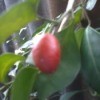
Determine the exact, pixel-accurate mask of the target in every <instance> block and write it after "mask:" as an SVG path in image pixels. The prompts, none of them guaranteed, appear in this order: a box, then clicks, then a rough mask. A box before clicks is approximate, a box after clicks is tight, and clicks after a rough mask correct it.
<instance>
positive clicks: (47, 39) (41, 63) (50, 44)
mask: <svg viewBox="0 0 100 100" xmlns="http://www.w3.org/2000/svg"><path fill="white" fill-rule="evenodd" d="M60 51H61V50H60V44H59V42H58V40H57V38H56V37H55V36H54V35H52V34H45V35H44V36H43V38H42V39H41V40H40V41H39V43H38V44H37V46H36V47H35V48H33V49H32V57H33V60H34V62H35V65H36V66H37V67H38V68H39V69H40V71H41V72H43V73H46V74H49V73H53V72H55V71H56V69H57V67H58V64H59V62H60Z"/></svg>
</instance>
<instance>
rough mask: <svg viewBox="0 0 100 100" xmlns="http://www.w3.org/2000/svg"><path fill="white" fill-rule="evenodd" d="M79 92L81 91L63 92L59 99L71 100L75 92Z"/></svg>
mask: <svg viewBox="0 0 100 100" xmlns="http://www.w3.org/2000/svg"><path fill="white" fill-rule="evenodd" d="M77 93H79V91H73V92H66V93H65V94H63V95H62V96H61V97H60V99H59V100H70V98H71V97H72V96H74V95H75V94H77Z"/></svg>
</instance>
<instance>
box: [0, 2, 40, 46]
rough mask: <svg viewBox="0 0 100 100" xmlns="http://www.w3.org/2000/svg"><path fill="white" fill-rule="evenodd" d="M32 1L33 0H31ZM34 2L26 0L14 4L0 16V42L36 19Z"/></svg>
mask: <svg viewBox="0 0 100 100" xmlns="http://www.w3.org/2000/svg"><path fill="white" fill-rule="evenodd" d="M33 1H34V0H33ZM37 1H38V0H37ZM35 7H36V2H35V3H34V4H33V3H30V2H28V1H25V2H21V3H19V4H16V5H14V6H13V7H12V8H10V9H9V10H8V11H5V12H4V13H3V14H1V16H0V44H1V43H2V42H4V41H5V40H6V39H7V38H8V37H9V36H10V35H11V34H13V33H14V32H16V31H18V30H19V29H21V28H22V27H24V26H25V25H26V24H28V23H29V22H31V21H32V20H34V19H36V9H35Z"/></svg>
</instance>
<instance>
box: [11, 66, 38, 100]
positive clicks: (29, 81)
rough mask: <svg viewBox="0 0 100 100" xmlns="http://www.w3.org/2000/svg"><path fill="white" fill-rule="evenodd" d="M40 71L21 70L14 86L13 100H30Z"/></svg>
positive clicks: (31, 69)
mask: <svg viewBox="0 0 100 100" xmlns="http://www.w3.org/2000/svg"><path fill="white" fill-rule="evenodd" d="M37 73H38V71H37V70H36V69H34V68H32V67H26V68H23V69H21V70H20V71H19V72H18V74H17V76H16V78H15V81H14V83H13V85H12V91H11V100H29V95H30V93H31V91H32V88H33V85H34V82H35V79H36V76H37Z"/></svg>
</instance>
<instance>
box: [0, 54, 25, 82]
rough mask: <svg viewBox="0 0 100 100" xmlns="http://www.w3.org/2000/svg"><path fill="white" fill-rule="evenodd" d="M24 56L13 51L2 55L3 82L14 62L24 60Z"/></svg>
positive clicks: (1, 70) (0, 73)
mask: <svg viewBox="0 0 100 100" xmlns="http://www.w3.org/2000/svg"><path fill="white" fill-rule="evenodd" d="M23 59H24V57H22V56H20V55H15V54H13V53H7V54H3V55H1V56H0V81H1V82H3V81H4V79H5V77H6V75H7V73H8V71H9V70H10V68H11V67H13V65H14V63H15V62H16V61H19V60H23Z"/></svg>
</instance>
